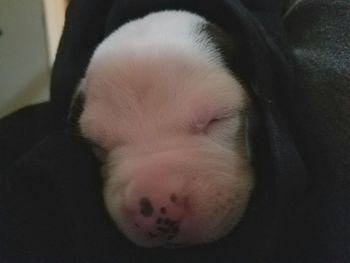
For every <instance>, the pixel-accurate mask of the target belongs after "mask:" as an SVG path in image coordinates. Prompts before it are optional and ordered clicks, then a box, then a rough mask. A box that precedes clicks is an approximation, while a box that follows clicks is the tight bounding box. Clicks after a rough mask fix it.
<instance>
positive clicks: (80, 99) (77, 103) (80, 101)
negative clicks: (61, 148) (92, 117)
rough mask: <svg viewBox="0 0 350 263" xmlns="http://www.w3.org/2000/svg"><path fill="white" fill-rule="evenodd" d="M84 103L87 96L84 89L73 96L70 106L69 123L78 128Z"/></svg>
mask: <svg viewBox="0 0 350 263" xmlns="http://www.w3.org/2000/svg"><path fill="white" fill-rule="evenodd" d="M84 105H85V96H84V94H83V92H82V91H79V93H78V94H77V95H76V96H75V97H74V98H73V101H72V104H71V107H70V112H69V115H68V121H69V123H70V124H72V125H73V126H74V127H76V128H78V121H79V118H80V115H81V114H82V112H83V110H84Z"/></svg>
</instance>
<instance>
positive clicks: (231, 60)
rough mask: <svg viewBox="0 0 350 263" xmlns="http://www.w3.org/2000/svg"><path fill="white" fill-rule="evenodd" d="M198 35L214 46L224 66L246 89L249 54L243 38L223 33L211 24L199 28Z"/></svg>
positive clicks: (232, 33)
mask: <svg viewBox="0 0 350 263" xmlns="http://www.w3.org/2000/svg"><path fill="white" fill-rule="evenodd" d="M198 33H199V34H205V36H206V39H209V41H210V42H211V43H212V44H214V46H215V47H216V49H217V51H218V53H219V54H220V55H221V58H222V60H223V62H224V64H225V66H226V67H227V68H228V69H229V70H230V71H231V72H232V73H233V74H234V75H235V76H236V77H237V78H238V80H239V81H240V82H241V84H242V85H243V86H246V87H248V85H249V82H250V81H249V78H250V77H249V76H250V70H251V69H250V68H251V67H250V63H251V62H250V61H251V59H250V52H249V49H248V45H247V44H246V43H245V41H246V40H245V38H244V37H243V36H241V34H240V33H239V32H238V31H237V32H230V33H228V32H225V31H224V30H222V29H221V28H220V27H218V26H216V25H214V24H212V23H204V24H201V25H200V26H199V29H198Z"/></svg>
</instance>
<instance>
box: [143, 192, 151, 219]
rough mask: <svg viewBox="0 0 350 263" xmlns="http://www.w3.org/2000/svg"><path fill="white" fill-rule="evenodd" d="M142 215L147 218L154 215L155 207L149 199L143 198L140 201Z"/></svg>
mask: <svg viewBox="0 0 350 263" xmlns="http://www.w3.org/2000/svg"><path fill="white" fill-rule="evenodd" d="M140 213H141V214H142V215H143V216H145V217H150V216H152V215H153V206H152V204H151V201H150V200H149V199H148V198H147V197H142V198H141V200H140Z"/></svg>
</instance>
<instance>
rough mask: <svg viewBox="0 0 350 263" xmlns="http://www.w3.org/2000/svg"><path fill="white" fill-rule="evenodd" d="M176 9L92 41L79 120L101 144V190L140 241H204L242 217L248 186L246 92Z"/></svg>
mask: <svg viewBox="0 0 350 263" xmlns="http://www.w3.org/2000/svg"><path fill="white" fill-rule="evenodd" d="M206 24H208V22H206V21H205V20H204V19H203V18H201V17H199V16H197V15H194V14H191V13H187V12H179V11H167V12H159V13H154V14H151V15H148V16H146V17H144V18H142V19H138V20H135V21H132V22H129V23H128V24H126V25H124V26H123V27H121V28H119V29H118V30H117V31H115V32H114V33H113V34H111V35H110V36H109V37H108V38H107V39H106V40H105V41H103V42H102V43H101V45H100V46H99V47H98V48H97V50H96V52H95V54H94V55H93V57H92V60H91V63H90V65H89V67H88V69H87V72H86V76H85V79H84V80H83V82H82V85H81V90H80V91H81V92H82V93H83V94H84V97H85V105H84V110H83V112H82V114H81V117H80V120H79V125H80V128H81V131H82V134H83V136H84V137H86V138H88V139H89V140H91V141H92V142H93V143H95V144H96V145H98V147H99V148H100V149H102V151H103V152H104V155H105V157H104V159H103V162H104V166H103V175H104V180H105V186H104V198H105V203H106V207H107V210H108V212H109V213H110V215H111V217H112V218H113V220H114V221H115V222H116V224H117V225H118V227H119V229H120V230H121V231H122V232H123V233H124V234H125V235H126V236H127V237H128V238H129V239H130V240H132V241H133V242H135V243H136V244H138V245H140V246H145V247H156V246H162V245H169V244H180V245H193V244H198V243H206V242H210V241H213V240H216V239H218V238H221V237H223V236H224V235H226V234H228V233H229V232H230V231H231V230H232V229H233V227H234V226H236V224H237V223H238V222H239V220H240V219H241V217H242V215H243V213H244V211H245V208H246V206H247V202H248V199H249V196H250V193H251V190H252V187H253V174H252V169H251V167H250V163H249V161H248V160H247V159H248V158H247V152H246V143H245V129H246V110H247V108H248V103H249V100H248V97H247V95H246V93H245V91H244V89H243V88H242V87H241V84H240V83H239V82H238V81H237V79H236V78H235V77H234V76H233V74H232V73H231V72H230V71H229V70H228V69H227V68H226V67H225V66H224V63H223V60H222V58H221V57H220V54H219V52H218V51H217V49H216V47H215V44H214V43H212V42H211V39H210V37H209V36H208V35H207V34H206V32H205V30H203V28H204V26H205V25H206Z"/></svg>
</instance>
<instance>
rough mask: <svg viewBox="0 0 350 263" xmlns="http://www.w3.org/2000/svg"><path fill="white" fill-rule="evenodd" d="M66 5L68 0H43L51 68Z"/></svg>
mask: <svg viewBox="0 0 350 263" xmlns="http://www.w3.org/2000/svg"><path fill="white" fill-rule="evenodd" d="M67 3H68V0H43V4H44V12H45V24H46V36H47V45H48V51H49V62H50V65H51V66H52V64H53V62H54V61H55V57H56V52H57V47H58V43H59V41H60V38H61V35H62V30H63V25H64V16H65V10H66V8H67Z"/></svg>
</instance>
